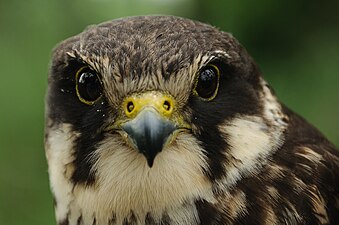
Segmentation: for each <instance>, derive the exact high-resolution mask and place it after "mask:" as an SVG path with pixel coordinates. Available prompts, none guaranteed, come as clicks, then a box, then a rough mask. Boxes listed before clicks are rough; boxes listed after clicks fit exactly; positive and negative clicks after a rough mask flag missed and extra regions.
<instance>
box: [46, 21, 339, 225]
mask: <svg viewBox="0 0 339 225" xmlns="http://www.w3.org/2000/svg"><path fill="white" fill-rule="evenodd" d="M48 82H49V86H48V95H47V103H46V104H47V106H46V109H47V110H46V138H45V148H46V155H47V160H48V165H49V176H50V184H51V189H52V193H53V196H54V200H55V212H56V218H57V222H58V224H59V225H115V224H116V225H199V224H203V225H231V224H242V225H244V224H261V225H274V224H286V225H287V224H291V225H292V224H314V225H316V224H332V225H335V224H339V194H338V188H339V179H338V176H339V153H338V151H337V150H336V149H335V147H334V145H333V144H331V143H330V142H329V141H328V140H327V139H326V138H325V137H324V136H323V135H322V134H321V133H320V132H319V131H318V130H317V129H316V128H314V127H313V126H312V125H310V124H308V123H307V122H306V121H305V120H304V119H302V118H301V117H299V116H298V115H296V114H295V113H293V112H292V111H290V110H289V109H288V108H286V107H285V106H284V105H282V104H281V103H280V102H279V101H278V100H277V98H276V97H275V95H274V93H273V92H272V90H271V89H270V87H269V86H268V84H267V83H266V82H265V80H264V79H263V78H262V76H261V73H260V71H259V69H258V67H257V65H256V64H255V62H254V61H253V59H252V58H251V57H250V56H249V55H248V53H247V52H246V51H245V49H244V48H243V47H242V46H241V45H240V44H239V43H238V42H237V41H236V40H235V39H234V38H233V37H232V36H231V35H230V34H228V33H225V32H221V31H219V30H217V29H216V28H214V27H212V26H209V25H206V24H203V23H199V22H194V21H191V20H188V19H183V18H177V17H171V16H145V17H132V18H124V19H118V20H113V21H109V22H106V23H103V24H99V25H97V26H91V27H89V28H88V29H87V30H86V31H84V32H83V33H81V34H79V35H77V36H74V37H72V38H69V39H67V40H65V41H63V42H62V43H61V44H59V46H58V47H57V48H56V49H55V50H54V54H53V59H52V65H51V70H50V74H49V81H48Z"/></svg>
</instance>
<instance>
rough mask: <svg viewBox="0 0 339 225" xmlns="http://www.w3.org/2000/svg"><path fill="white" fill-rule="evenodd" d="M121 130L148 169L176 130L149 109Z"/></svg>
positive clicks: (140, 113)
mask: <svg viewBox="0 0 339 225" xmlns="http://www.w3.org/2000/svg"><path fill="white" fill-rule="evenodd" d="M121 128H122V129H123V130H124V131H125V132H126V133H127V134H128V137H129V139H130V141H131V142H132V144H133V145H134V146H135V147H136V148H137V149H138V150H139V152H140V153H142V154H143V155H144V156H145V157H146V159H147V163H148V166H149V167H152V166H153V162H154V159H155V157H156V155H157V154H158V153H159V152H161V150H162V149H163V147H164V145H165V144H166V142H168V141H169V139H170V138H169V137H170V136H171V134H172V133H173V132H174V131H175V130H176V126H175V124H174V123H173V122H172V121H170V120H169V119H166V118H164V117H162V116H161V115H160V114H159V113H158V112H157V111H156V110H154V109H153V108H151V107H147V108H145V109H143V110H142V111H140V112H139V113H138V115H137V116H136V117H135V118H134V119H132V120H130V121H128V122H126V123H124V124H122V126H121Z"/></svg>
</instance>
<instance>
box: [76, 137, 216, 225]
mask: <svg viewBox="0 0 339 225" xmlns="http://www.w3.org/2000/svg"><path fill="white" fill-rule="evenodd" d="M203 151H204V150H203V149H201V147H200V146H199V145H198V144H197V141H196V139H194V138H193V136H192V135H190V134H187V133H181V134H179V135H178V136H177V138H176V140H175V143H172V145H171V146H169V147H168V148H165V149H164V150H163V151H162V152H161V153H159V154H158V155H157V156H156V158H155V162H154V165H153V167H152V168H149V167H148V165H147V162H146V159H145V157H144V156H143V155H142V154H140V153H138V152H137V151H136V150H134V149H131V148H129V147H127V146H126V145H125V143H124V142H123V139H122V138H121V136H119V135H110V136H108V137H107V138H106V139H105V140H104V141H103V142H102V143H101V145H99V147H98V149H97V150H96V151H95V152H94V153H93V155H92V157H93V159H96V161H95V162H96V163H95V165H94V168H93V170H95V171H96V177H97V181H96V183H95V186H94V187H85V186H82V185H77V186H76V187H75V188H74V192H73V194H74V202H73V203H72V204H74V205H76V206H77V207H79V208H81V210H82V215H83V220H84V221H89V220H90V219H91V217H92V216H94V215H95V217H96V220H97V224H105V223H107V219H108V218H107V217H108V216H110V215H111V216H113V215H115V216H116V222H117V224H120V223H122V222H123V219H124V218H126V217H128V216H129V215H130V213H131V212H132V211H133V213H134V215H135V217H136V219H137V221H139V223H138V224H144V223H145V221H144V220H145V216H146V214H147V213H149V212H150V213H151V215H152V217H153V218H154V219H155V220H156V221H160V219H161V218H162V216H163V214H164V213H166V214H167V215H168V217H169V218H170V219H171V221H172V223H173V224H178V225H179V224H196V222H197V221H199V219H198V214H197V210H196V208H195V206H194V204H193V203H194V201H195V200H197V199H204V200H206V201H208V202H212V203H213V202H215V199H214V196H213V193H212V188H211V186H212V184H211V183H210V181H209V180H208V179H207V177H206V176H205V175H204V173H203V169H206V168H207V162H206V158H205V155H204V154H203ZM84 216H85V217H88V218H84ZM92 218H93V217H92Z"/></svg>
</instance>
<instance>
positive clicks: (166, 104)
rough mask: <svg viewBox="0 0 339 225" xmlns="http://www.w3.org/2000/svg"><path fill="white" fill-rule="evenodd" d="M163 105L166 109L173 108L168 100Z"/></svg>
mask: <svg viewBox="0 0 339 225" xmlns="http://www.w3.org/2000/svg"><path fill="white" fill-rule="evenodd" d="M163 107H164V109H165V110H167V111H170V110H171V103H170V102H169V101H167V100H165V101H164V104H163Z"/></svg>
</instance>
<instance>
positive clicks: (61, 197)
mask: <svg viewBox="0 0 339 225" xmlns="http://www.w3.org/2000/svg"><path fill="white" fill-rule="evenodd" d="M76 136H77V134H76V133H74V132H73V131H72V128H71V125H70V124H62V125H60V126H59V127H57V128H52V129H50V130H49V131H48V138H47V140H46V145H45V146H46V147H45V148H46V156H47V161H48V172H49V177H50V186H51V189H52V193H53V194H54V197H55V200H56V207H55V214H56V219H57V221H59V222H60V221H62V220H64V219H65V218H67V214H68V212H69V207H70V204H71V201H72V199H73V196H72V193H71V192H72V188H73V184H72V183H71V182H70V176H71V174H72V173H73V169H74V168H73V166H72V162H73V159H74V158H73V156H72V152H73V143H74V142H73V141H74V139H75V138H76Z"/></svg>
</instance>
